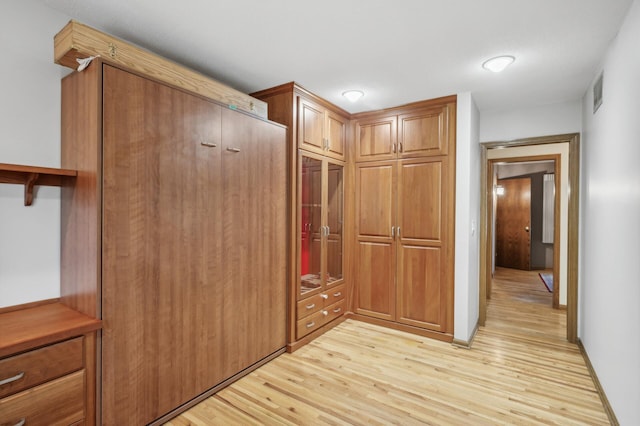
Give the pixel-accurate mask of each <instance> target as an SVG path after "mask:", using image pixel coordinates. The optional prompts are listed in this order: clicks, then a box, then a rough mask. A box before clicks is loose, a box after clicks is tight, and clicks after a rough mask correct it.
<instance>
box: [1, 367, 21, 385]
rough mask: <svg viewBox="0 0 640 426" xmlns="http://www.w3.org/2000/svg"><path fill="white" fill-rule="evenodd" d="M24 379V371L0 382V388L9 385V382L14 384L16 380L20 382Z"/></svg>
mask: <svg viewBox="0 0 640 426" xmlns="http://www.w3.org/2000/svg"><path fill="white" fill-rule="evenodd" d="M23 377H24V371H21V372H19V373H18V374H16V375H15V376H13V377H9V378H8V379H4V380H0V386H2V385H6V384H9V383H11V382H15V381H16V380H20V379H22V378H23Z"/></svg>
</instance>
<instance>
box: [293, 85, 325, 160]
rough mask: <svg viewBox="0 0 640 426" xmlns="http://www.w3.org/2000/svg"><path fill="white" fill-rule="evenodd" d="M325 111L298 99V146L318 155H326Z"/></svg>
mask: <svg viewBox="0 0 640 426" xmlns="http://www.w3.org/2000/svg"><path fill="white" fill-rule="evenodd" d="M324 127H325V126H324V109H322V108H321V107H320V106H318V105H316V104H314V103H313V102H310V101H308V100H306V99H304V98H301V97H298V146H299V147H300V148H302V149H306V150H308V151H311V152H316V153H318V154H324V153H325V149H324V147H325V136H324Z"/></svg>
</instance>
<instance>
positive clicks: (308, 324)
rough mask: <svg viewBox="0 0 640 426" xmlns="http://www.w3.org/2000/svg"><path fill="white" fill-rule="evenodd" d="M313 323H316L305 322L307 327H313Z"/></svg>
mask: <svg viewBox="0 0 640 426" xmlns="http://www.w3.org/2000/svg"><path fill="white" fill-rule="evenodd" d="M314 325H316V323H315V322H313V321H311V322H308V323H307V328H311V327H313V326H314Z"/></svg>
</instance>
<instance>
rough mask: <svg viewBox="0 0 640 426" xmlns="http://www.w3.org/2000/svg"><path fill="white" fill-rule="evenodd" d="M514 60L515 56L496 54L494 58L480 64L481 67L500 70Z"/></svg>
mask: <svg viewBox="0 0 640 426" xmlns="http://www.w3.org/2000/svg"><path fill="white" fill-rule="evenodd" d="M515 60H516V58H515V57H513V56H510V55H504V56H496V57H495V58H491V59H489V60H487V61H485V62H484V63H483V64H482V68H484V69H485V70H489V71H491V72H502V71H504V69H505V68H507V67H508V66H509V65H511V64H512V63H513V61H515Z"/></svg>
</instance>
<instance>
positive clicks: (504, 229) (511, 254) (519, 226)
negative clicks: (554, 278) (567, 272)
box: [495, 178, 557, 271]
mask: <svg viewBox="0 0 640 426" xmlns="http://www.w3.org/2000/svg"><path fill="white" fill-rule="evenodd" d="M498 185H501V186H502V188H504V194H503V195H500V196H498V197H497V199H496V201H497V202H496V250H495V253H496V259H495V262H496V266H502V267H505V268H515V269H523V270H525V271H528V270H530V269H531V178H511V179H499V180H498ZM554 264H557V263H554Z"/></svg>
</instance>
